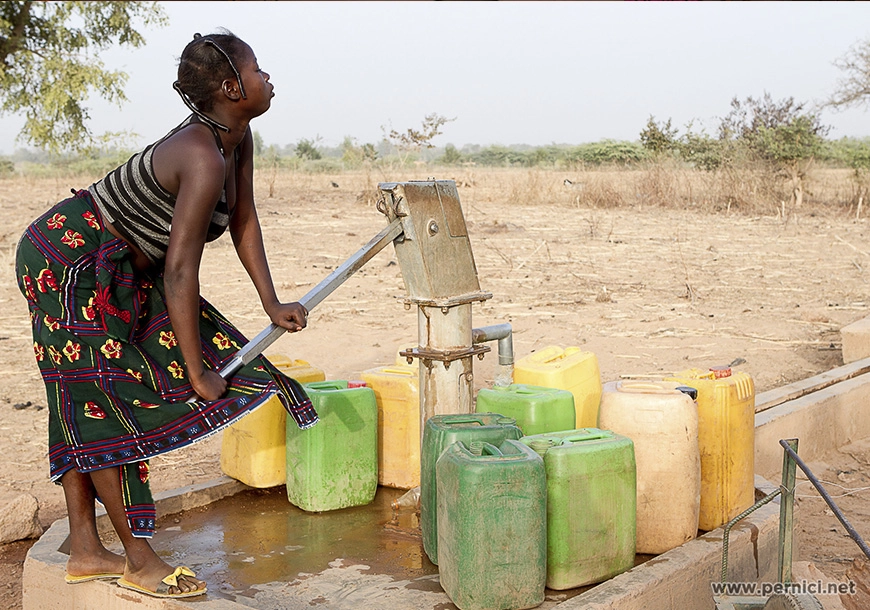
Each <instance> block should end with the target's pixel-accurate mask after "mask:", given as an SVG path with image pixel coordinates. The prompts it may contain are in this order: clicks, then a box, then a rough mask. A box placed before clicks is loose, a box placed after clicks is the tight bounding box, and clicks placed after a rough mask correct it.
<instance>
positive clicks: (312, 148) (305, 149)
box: [296, 136, 323, 161]
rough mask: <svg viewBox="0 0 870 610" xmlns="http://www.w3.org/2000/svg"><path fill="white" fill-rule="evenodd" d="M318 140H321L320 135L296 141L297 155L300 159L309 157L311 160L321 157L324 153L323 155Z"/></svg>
mask: <svg viewBox="0 0 870 610" xmlns="http://www.w3.org/2000/svg"><path fill="white" fill-rule="evenodd" d="M318 142H320V136H317V137H316V138H315V139H313V140H309V139H308V138H302V139H301V140H299V141H298V142H297V143H296V156H297V157H299V158H300V159H308V160H310V161H316V160H317V159H321V158H322V157H323V155H321V154H320V151H319V150H317V143H318Z"/></svg>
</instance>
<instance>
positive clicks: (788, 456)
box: [779, 438, 798, 583]
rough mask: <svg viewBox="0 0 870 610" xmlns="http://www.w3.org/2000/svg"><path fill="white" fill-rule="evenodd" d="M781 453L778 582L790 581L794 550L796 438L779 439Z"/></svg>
mask: <svg viewBox="0 0 870 610" xmlns="http://www.w3.org/2000/svg"><path fill="white" fill-rule="evenodd" d="M779 444H780V445H782V446H783V448H784V449H785V452H784V453H783V454H782V487H781V488H780V489H782V502H781V503H780V505H779V582H781V583H790V582H791V559H792V554H793V552H794V486H795V461H794V459H792V456H793V455H794V456H797V453H796V451H797V447H798V439H796V438H791V439H788V440H780V441H779Z"/></svg>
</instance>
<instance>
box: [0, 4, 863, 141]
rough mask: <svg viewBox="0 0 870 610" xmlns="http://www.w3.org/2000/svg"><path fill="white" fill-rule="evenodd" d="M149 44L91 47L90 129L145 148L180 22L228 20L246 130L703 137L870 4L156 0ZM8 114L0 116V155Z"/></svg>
mask: <svg viewBox="0 0 870 610" xmlns="http://www.w3.org/2000/svg"><path fill="white" fill-rule="evenodd" d="M159 4H160V5H162V6H163V7H164V9H165V11H166V14H167V16H168V17H169V23H168V25H167V26H165V27H162V28H158V27H149V28H146V29H144V30H143V33H144V35H145V38H146V41H147V42H146V46H144V47H142V48H139V49H133V50H131V49H122V48H113V49H111V50H109V51H106V52H103V53H101V55H100V57H101V59H102V61H103V62H104V63H105V66H106V67H107V68H109V69H113V70H123V71H125V72H127V73H128V74H129V80H128V82H127V85H126V88H125V91H126V94H127V96H128V98H129V101H128V102H126V103H125V104H124V105H123V107H122V108H121V109H118V108H117V107H115V106H113V105H110V104H108V103H106V102H104V101H102V100H100V99H92V100H91V101H90V102H89V103H88V108H89V111H90V114H91V122H90V123H89V124H90V126H91V128H92V130H93V131H94V132H95V133H102V132H105V131H125V130H126V131H128V132H132V133H133V134H135V135H134V136H133V137H132V138H131V140H130V141H129V142H128V145H132V146H133V147H139V146H144V145H146V144H148V143H150V142H152V141H154V140H156V139H158V138H160V137H161V136H163V135H164V134H165V133H166V132H168V131H169V130H170V129H171V128H172V127H174V126H175V125H176V124H177V123H179V122H181V120H183V118H184V117H185V116H186V115H187V114H188V111H187V109H186V108H185V106H184V105H183V104H182V102H181V100H180V99H179V98H178V96H177V94H176V93H175V91H174V90H173V89H172V82H173V81H174V80H175V75H176V70H177V62H178V56H179V55H180V54H181V50H182V49H183V48H184V46H185V45H186V44H187V42H189V41H190V39H191V38H192V36H193V34H194V33H195V32H200V33H202V34H207V33H209V32H212V31H214V30H216V29H217V28H219V27H225V28H228V29H230V30H231V31H232V32H234V33H235V34H236V35H238V36H239V37H241V38H242V39H243V40H245V41H246V42H247V43H248V44H250V45H251V47H252V48H253V49H254V53H255V54H256V56H257V59H258V60H259V63H260V67H261V68H262V69H264V70H265V71H267V72H268V73H269V74H270V75H271V81H272V83H273V84H274V85H275V94H276V96H275V98H274V99H273V101H272V108H271V109H270V110H269V112H267V113H266V114H265V115H263V116H261V117H258V118H256V119H254V121H253V122H252V123H251V126H252V129H254V130H255V131H257V132H259V134H260V136H261V137H262V138H263V141H264V143H265V144H266V145H270V144H275V145H278V146H286V145H288V144H295V143H296V142H298V141H299V140H300V139H301V138H306V139H309V140H311V139H316V138H317V139H319V141H320V143H321V144H323V145H326V146H338V145H339V144H340V143H341V142H342V140H343V139H344V138H345V137H346V136H350V137H352V138H354V139H355V140H356V141H357V142H358V143H366V142H372V143H377V142H378V141H380V140H381V139H382V137H383V136H384V134H385V130H386V131H389V130H390V129H397V130H398V131H404V130H405V129H407V128H412V127H413V128H419V127H420V125H421V123H422V120H423V118H424V117H425V116H426V115H428V114H431V113H437V114H439V115H442V116H444V117H447V118H451V119H455V120H453V121H451V122H449V123H447V124H446V125H445V126H444V127H443V129H442V131H443V133H442V135H440V136H438V137H437V138H435V139H434V140H433V143H434V144H435V145H437V146H444V145H446V144H448V143H450V144H454V145H455V146H457V147H460V148H461V147H462V146H463V145H465V144H479V145H482V146H488V145H505V146H508V145H512V144H528V145H533V146H541V145H546V144H552V143H558V144H582V143H586V142H595V141H598V140H602V139H616V140H637V139H638V135H639V133H640V131H641V130H642V129H643V128H644V126H645V125H646V123H647V120H648V119H649V117H650V116H653V117H655V119H656V120H657V121H659V122H663V121H665V120H667V119H670V120H671V121H672V125H673V126H674V127H677V128H679V130H680V133H684V132H685V128H686V126H687V124H688V123H689V122H692V123H693V125H694V130H695V131H696V132H697V131H701V130H702V129H703V130H706V132H707V133H709V134H711V135H713V134H715V132H716V126H717V125H718V122H719V120H720V119H721V118H722V117H724V116H725V115H727V114H728V112H729V109H730V102H731V100H732V98H734V97H737V98H739V99H741V100H744V99H746V98H747V97H749V96H752V97H755V98H758V97H761V96H763V95H764V94H765V93H769V94H770V95H771V96H772V97H773V98H774V99H775V100H782V99H785V98H788V97H793V98H794V99H795V100H796V101H798V102H805V103H806V104H807V105H808V107H809V106H812V105H813V104H818V103H821V102H823V101H824V100H825V99H826V98H827V97H828V96H829V95H830V94H831V93H832V92H833V91H834V90H835V89H836V87H837V82H838V80H839V79H841V78H843V77H844V76H845V74H844V73H843V72H842V71H841V70H839V69H838V68H837V67H836V66H835V65H834V61H835V60H836V59H838V58H840V57H842V56H843V55H844V54H845V53H846V52H847V51H848V50H849V48H850V47H851V46H853V45H854V44H855V43H857V42H859V41H862V40H866V39H868V38H870V3H868V2H567V1H561V2H514V1H512V2H434V1H419V2H361V1H357V2H281V1H278V2H248V1H242V2H160V3H159ZM821 117H822V122H823V123H824V124H826V125H829V126H830V127H831V131H830V133H829V137H831V138H840V137H844V136H851V137H865V136H870V107H868V108H866V109H865V108H855V109H849V110H846V111H840V112H837V111H834V110H831V109H823V110H822V111H821ZM21 125H23V119H22V118H21V117H20V116H8V115H7V116H2V117H0V154H11V153H12V152H13V151H14V150H15V149H16V148H17V147H20V146H21V144H20V143H16V141H15V138H16V136H17V134H18V131H19V130H20V128H21Z"/></svg>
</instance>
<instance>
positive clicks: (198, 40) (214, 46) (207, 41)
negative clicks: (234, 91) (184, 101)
mask: <svg viewBox="0 0 870 610" xmlns="http://www.w3.org/2000/svg"><path fill="white" fill-rule="evenodd" d="M248 49H249V47H248V45H247V44H246V43H245V42H244V41H243V40H242V39H241V38H239V37H238V36H236V35H235V34H233V33H232V32H230V31H228V30H223V31H222V32H221V33H217V34H209V35H207V36H200V35H199V34H196V35H194V37H193V40H192V41H190V42H189V43H188V44H187V46H186V47H184V51H182V53H181V59H180V60H179V62H178V80H177V81H176V85H175V86H176V88H177V89H180V90H181V92H182V93H183V95H185V96H187V98H188V99H189V100H190V101H191V102H192V103H193V104H194V105H195V106H196V109H197V110H199V111H200V112H209V111H211V110H212V108H213V106H214V101H215V93H216V92H217V91H219V90H220V89H221V85H222V83H223V82H224V81H225V80H227V79H234V80H238V82H239V87H240V93H241V94H242V97H244V96H245V93H244V87H243V85H242V83H241V79H240V78H239V73H238V65H239V62H240V61H241V60H242V59H243V54H244V53H245V52H246V51H247V50H248Z"/></svg>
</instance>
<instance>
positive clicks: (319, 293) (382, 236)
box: [218, 218, 404, 379]
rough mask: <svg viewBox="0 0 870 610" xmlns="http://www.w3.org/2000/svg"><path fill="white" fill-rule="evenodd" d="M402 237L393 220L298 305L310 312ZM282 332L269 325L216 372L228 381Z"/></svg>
mask: <svg viewBox="0 0 870 610" xmlns="http://www.w3.org/2000/svg"><path fill="white" fill-rule="evenodd" d="M403 233H404V229H403V228H402V219H401V218H396V219H395V220H394V221H393V222H391V223H390V224H389V225H387V227H386V228H385V229H384V230H383V231H381V232H380V233H378V234H377V235H375V236H374V237H373V238H372V239H371V241H369V243H367V244H366V245H365V246H363V247H362V248H360V249H359V250H357V252H356V253H355V254H354V255H353V256H351V257H350V258H349V259H347V260H346V261H344V262H343V263H342V264H341V265H339V266H338V267H336V268H335V271H333V272H332V273H330V274H329V275H328V276H326V277H325V278H324V279H323V281H321V282H320V283H319V284H318V285H317V286H315V287H314V288H312V289H311V290H309V291H308V292H307V293H306V294H305V296H303V297H302V298H301V299H299V303H301V304H302V306H303V307H305V309H306V310H308V311H311V310H312V309H314V308H315V307H316V306H317V305H319V304H320V302H321V301H323V299H325V298H326V297H328V296H329V295H330V294H332V292H333V291H334V290H335V289H336V288H338V287H339V286H341V285H342V284H343V283H344V282H345V280H347V278H349V277H350V276H352V275H353V274H354V273H356V272H357V271H359V269H360V268H361V267H362V266H363V265H365V264H366V263H367V262H369V261H370V260H371V259H372V258H374V256H375V255H376V254H377V253H378V252H380V251H381V250H383V249H384V248H385V247H386V246H387V244H390V243H392V242H393V240H395V239H396V238H398V237H399V236H400V235H402V234H403ZM285 332H286V331H285V329H283V328H281V327H280V326H278V325H277V324H270V325H269V326H267V327H266V328H265V329H263V331H261V332H260V334H258V335H257V336H256V337H254V338H253V339H251V340H250V341H248V343H246V344H245V345H244V347H242V348H241V349H240V350H239V351H238V352H236V355H235V356H234V357H233V359H232V360H230V361H229V362H228V363H227V364H225V365H224V366H223V368H221V369H220V370H219V371H218V374H220V376H221V377H223V378H224V379H227V378H228V377H231V376H232V375H233V374H235V373H236V371H238V370H239V369H240V368H242V367H243V366H244V365H246V364H248V363H249V362H250V361H251V360H253V359H254V358H256V357H257V356H259V355H260V354H262V353H263V350H265V349H266V348H267V347H269V346H270V345H272V344H273V343H274V342H275V341H276V340H277V339H278V337H280V336H281V335H283V334H284V333H285Z"/></svg>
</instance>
